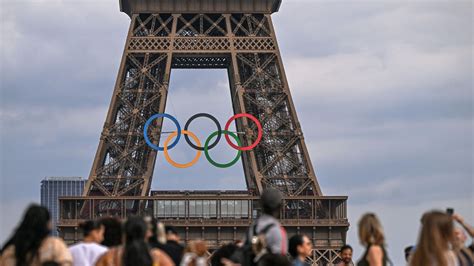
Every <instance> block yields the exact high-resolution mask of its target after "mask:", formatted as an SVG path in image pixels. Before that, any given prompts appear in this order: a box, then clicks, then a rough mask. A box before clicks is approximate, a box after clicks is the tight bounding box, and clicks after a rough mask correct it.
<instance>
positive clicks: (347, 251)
mask: <svg viewBox="0 0 474 266" xmlns="http://www.w3.org/2000/svg"><path fill="white" fill-rule="evenodd" d="M340 256H341V262H339V264H337V266H354V262H352V247H351V246H349V245H344V246H342V247H341V253H340Z"/></svg>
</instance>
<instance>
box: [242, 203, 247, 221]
mask: <svg viewBox="0 0 474 266" xmlns="http://www.w3.org/2000/svg"><path fill="white" fill-rule="evenodd" d="M242 217H245V218H247V217H249V201H248V200H243V201H242Z"/></svg>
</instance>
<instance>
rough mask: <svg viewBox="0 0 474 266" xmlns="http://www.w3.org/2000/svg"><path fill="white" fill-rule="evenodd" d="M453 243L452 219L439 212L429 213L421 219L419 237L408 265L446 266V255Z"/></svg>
mask: <svg viewBox="0 0 474 266" xmlns="http://www.w3.org/2000/svg"><path fill="white" fill-rule="evenodd" d="M453 243H454V226H453V219H452V217H451V216H449V215H448V214H446V213H444V212H441V211H430V212H427V213H425V214H423V217H422V218H421V229H420V236H419V238H418V244H417V245H416V249H415V253H414V254H413V257H412V259H411V261H410V265H415V266H417V265H432V264H436V265H438V266H447V265H448V261H447V257H446V254H447V252H448V251H449V247H450V244H453Z"/></svg>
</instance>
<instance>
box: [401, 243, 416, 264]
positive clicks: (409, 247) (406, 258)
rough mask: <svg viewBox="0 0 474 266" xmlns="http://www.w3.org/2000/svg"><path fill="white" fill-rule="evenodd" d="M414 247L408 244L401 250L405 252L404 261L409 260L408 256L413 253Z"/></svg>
mask: <svg viewBox="0 0 474 266" xmlns="http://www.w3.org/2000/svg"><path fill="white" fill-rule="evenodd" d="M414 248H415V247H414V246H408V247H406V248H405V249H404V250H403V252H404V253H405V261H406V262H408V261H410V257H411V255H412V254H413V251H414V250H415V249H414Z"/></svg>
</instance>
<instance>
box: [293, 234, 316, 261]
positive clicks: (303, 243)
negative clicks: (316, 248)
mask: <svg viewBox="0 0 474 266" xmlns="http://www.w3.org/2000/svg"><path fill="white" fill-rule="evenodd" d="M312 251H313V244H312V243H311V240H310V239H309V238H308V237H307V236H305V235H294V236H292V237H291V238H290V240H289V245H288V252H289V253H290V255H291V256H292V257H293V258H297V257H305V258H306V257H309V256H311V253H312Z"/></svg>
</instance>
